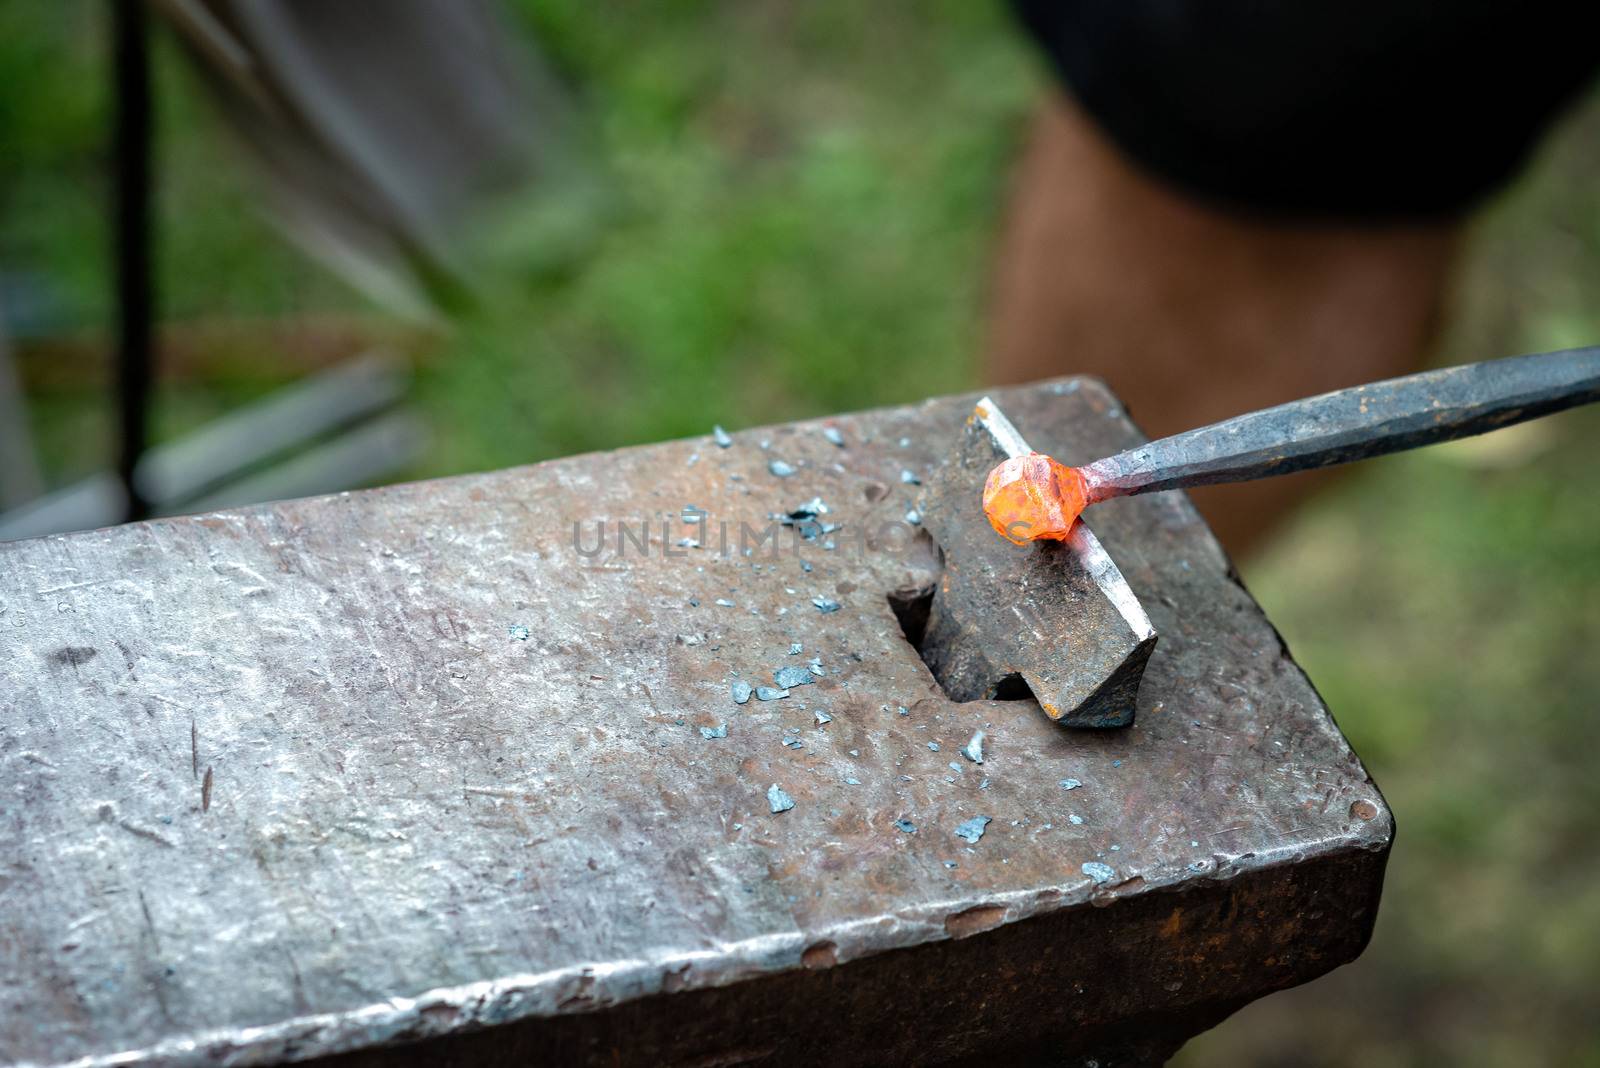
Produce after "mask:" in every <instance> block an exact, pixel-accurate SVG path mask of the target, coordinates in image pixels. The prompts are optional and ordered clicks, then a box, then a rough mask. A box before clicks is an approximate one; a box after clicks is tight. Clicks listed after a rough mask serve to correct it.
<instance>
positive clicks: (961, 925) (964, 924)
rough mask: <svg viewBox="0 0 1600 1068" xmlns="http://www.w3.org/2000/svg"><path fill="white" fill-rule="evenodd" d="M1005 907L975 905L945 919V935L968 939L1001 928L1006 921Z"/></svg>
mask: <svg viewBox="0 0 1600 1068" xmlns="http://www.w3.org/2000/svg"><path fill="white" fill-rule="evenodd" d="M1005 916H1006V910H1005V906H1003V905H974V906H972V908H970V909H963V910H962V911H960V912H955V913H951V914H950V915H949V916H946V917H945V918H944V933H945V934H947V935H949V936H950V937H951V938H967V937H970V936H971V935H975V934H981V933H982V932H984V931H989V930H992V929H994V928H996V927H999V926H1000V921H1001V920H1003V919H1005Z"/></svg>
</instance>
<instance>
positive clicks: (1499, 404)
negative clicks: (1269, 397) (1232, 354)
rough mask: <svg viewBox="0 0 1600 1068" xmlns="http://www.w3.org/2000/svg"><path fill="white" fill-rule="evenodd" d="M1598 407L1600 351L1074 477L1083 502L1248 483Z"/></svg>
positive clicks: (1240, 424)
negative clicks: (1083, 487)
mask: <svg viewBox="0 0 1600 1068" xmlns="http://www.w3.org/2000/svg"><path fill="white" fill-rule="evenodd" d="M1596 400H1600V348H1587V349H1569V350H1567V351H1565V352H1548V353H1542V354H1539V355H1534V356H1512V357H1509V358H1507V359H1502V360H1486V361H1484V362H1483V363H1470V364H1466V365H1464V366H1461V367H1447V368H1444V369H1443V370H1438V371H1424V372H1423V373H1421V374H1415V375H1408V376H1406V377H1404V378H1391V379H1389V380H1388V381H1385V382H1374V383H1372V384H1370V385H1365V386H1355V387H1352V388H1350V389H1341V390H1337V391H1335V392H1333V393H1324V394H1322V395H1321V396H1318V397H1308V398H1307V399H1305V400H1298V401H1293V402H1291V403H1289V404H1280V405H1278V406H1277V407H1276V408H1266V409H1263V410H1262V411H1259V412H1251V413H1249V414H1248V415H1241V416H1238V417H1236V418H1233V419H1229V420H1226V421H1225V422H1221V423H1213V424H1212V425H1211V426H1206V427H1201V428H1200V429H1198V430H1190V431H1186V432H1185V433H1182V434H1174V435H1173V436H1172V437H1168V438H1162V439H1161V440H1159V441H1152V442H1150V443H1149V444H1148V445H1140V446H1138V447H1137V448H1133V449H1129V450H1127V451H1126V452H1121V453H1118V454H1117V455H1115V456H1110V457H1107V458H1106V459H1103V460H1097V461H1095V462H1094V463H1092V464H1088V465H1086V466H1084V467H1082V468H1080V469H1079V470H1080V471H1081V472H1082V474H1083V477H1084V481H1085V483H1086V484H1087V489H1088V494H1089V500H1090V501H1091V502H1093V501H1101V500H1106V499H1108V498H1111V497H1125V496H1129V495H1131V494H1135V493H1153V492H1155V491H1157V490H1169V489H1181V488H1184V487H1186V486H1205V485H1209V484H1212V483H1216V482H1247V481H1250V480H1251V479H1257V478H1271V477H1272V476H1273V475H1286V474H1289V473H1291V472H1294V471H1304V470H1306V469H1308V468H1313V467H1329V466H1332V465H1333V464H1342V463H1349V462H1351V461H1352V460H1364V459H1367V458H1368V457H1372V456H1382V455H1384V454H1385V453H1391V452H1399V451H1401V450H1403V449H1414V448H1417V447H1419V446H1422V445H1432V444H1434V443H1435V442H1440V441H1450V440H1452V439H1455V438H1464V437H1470V436H1471V435H1473V434H1483V433H1487V432H1488V431H1491V430H1497V429H1499V428H1500V427H1503V426H1510V425H1511V424H1513V423H1520V422H1522V421H1524V420H1527V419H1536V418H1538V417H1539V416H1541V415H1550V414H1551V413H1553V412H1559V411H1563V410H1565V409H1567V408H1574V407H1577V406H1578V405H1580V404H1589V403H1591V402H1593V401H1596Z"/></svg>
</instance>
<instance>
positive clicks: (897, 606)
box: [889, 587, 933, 656]
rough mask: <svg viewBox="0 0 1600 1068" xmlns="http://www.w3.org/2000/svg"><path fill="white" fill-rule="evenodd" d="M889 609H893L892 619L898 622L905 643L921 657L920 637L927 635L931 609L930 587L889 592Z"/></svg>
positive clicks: (931, 596) (931, 593)
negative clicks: (909, 644) (908, 643)
mask: <svg viewBox="0 0 1600 1068" xmlns="http://www.w3.org/2000/svg"><path fill="white" fill-rule="evenodd" d="M889 607H890V608H892V609H894V617H895V618H896V619H898V620H899V621H900V633H902V634H904V635H905V636H906V641H908V642H910V643H911V647H912V648H913V649H915V650H916V651H917V655H918V656H921V655H922V637H923V635H925V634H927V633H928V611H929V609H931V608H932V607H933V589H932V587H929V588H928V589H926V590H891V591H890V593H889Z"/></svg>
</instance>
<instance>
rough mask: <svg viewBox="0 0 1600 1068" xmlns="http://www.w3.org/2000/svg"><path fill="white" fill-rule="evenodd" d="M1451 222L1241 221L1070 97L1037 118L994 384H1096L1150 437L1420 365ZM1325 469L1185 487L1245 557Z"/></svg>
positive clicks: (1003, 270)
mask: <svg viewBox="0 0 1600 1068" xmlns="http://www.w3.org/2000/svg"><path fill="white" fill-rule="evenodd" d="M1458 230H1459V226H1458V225H1456V224H1436V225H1428V226H1387V227H1381V228H1379V227H1374V228H1370V229H1362V228H1355V227H1334V226H1329V225H1322V226H1311V225H1298V224H1295V225H1290V224H1285V223H1279V222H1269V221H1260V220H1252V219H1247V218H1244V217H1242V216H1238V215H1233V214H1230V213H1227V212H1224V211H1222V210H1219V209H1216V208H1213V207H1210V206H1207V205H1204V204H1201V203H1199V202H1197V201H1194V200H1191V199H1189V198H1187V197H1185V196H1184V195H1183V194H1181V193H1179V192H1178V191H1176V190H1174V189H1172V188H1171V187H1168V186H1165V185H1162V184H1159V183H1158V182H1156V181H1155V180H1153V179H1151V178H1149V177H1147V176H1146V175H1145V174H1143V173H1141V172H1139V171H1136V170H1134V169H1133V168H1132V167H1131V166H1130V165H1129V164H1128V163H1127V162H1126V161H1125V160H1124V158H1123V157H1122V156H1121V155H1120V154H1118V152H1117V151H1116V150H1115V149H1114V148H1113V147H1111V146H1110V145H1109V144H1108V143H1107V142H1106V141H1105V140H1104V139H1103V138H1102V137H1101V136H1100V134H1099V133H1098V132H1097V131H1096V129H1095V128H1094V126H1093V124H1092V123H1091V122H1090V121H1089V120H1088V119H1087V118H1085V117H1084V116H1083V114H1082V113H1081V112H1080V111H1079V110H1078V109H1077V108H1076V107H1075V106H1074V105H1073V104H1072V103H1071V102H1070V101H1068V100H1066V99H1065V98H1063V97H1061V96H1060V95H1058V94H1055V93H1052V94H1051V96H1050V98H1049V99H1048V100H1047V101H1046V102H1045V103H1044V104H1043V106H1041V108H1040V110H1039V113H1038V115H1037V116H1036V118H1035V122H1034V126H1033V131H1032V134H1031V137H1030V141H1029V144H1028V147H1027V150H1026V152H1025V154H1024V156H1023V158H1022V160H1021V164H1020V167H1019V170H1018V172H1017V175H1016V179H1015V186H1014V188H1013V191H1012V200H1011V204H1010V208H1009V212H1008V218H1007V220H1006V224H1005V228H1004V232H1003V234H1002V237H1001V243H1000V248H999V255H998V260H997V262H996V265H995V270H994V278H993V291H992V295H991V302H992V304H991V324H990V331H989V338H988V345H987V350H988V351H987V369H986V370H987V375H986V378H987V380H988V381H990V382H994V383H1006V382H1021V381H1026V380H1029V379H1035V378H1042V377H1046V376H1051V375H1061V374H1068V373H1084V374H1092V375H1098V376H1100V377H1102V378H1104V379H1106V380H1107V381H1108V382H1109V383H1110V384H1111V386H1112V388H1113V389H1114V390H1115V391H1116V392H1117V393H1118V394H1119V395H1120V396H1121V397H1122V398H1123V400H1124V401H1125V402H1126V403H1127V405H1128V407H1129V409H1130V410H1131V411H1132V413H1133V415H1134V418H1135V419H1137V420H1138V422H1139V424H1140V425H1141V426H1142V427H1143V428H1144V430H1145V432H1146V433H1148V434H1150V435H1151V436H1152V437H1160V436H1162V435H1165V434H1170V433H1174V432H1176V431H1179V430H1185V429H1188V428H1189V427H1194V426H1200V425H1202V424H1205V423H1210V422H1214V421H1216V420H1218V419H1224V418H1226V417H1228V416H1230V415H1236V414H1238V413H1240V412H1244V411H1249V410H1251V409H1253V408H1261V407H1266V406H1268V405H1272V404H1277V403H1281V402H1283V401H1287V400H1293V399H1294V398H1296V397H1301V396H1307V395H1310V394H1315V393H1320V392H1323V391H1325V390H1329V389H1336V388H1339V387H1341V386H1346V385H1352V384H1354V383H1357V382H1362V381H1369V380H1373V379H1379V378H1387V377H1390V376H1393V375H1397V374H1404V373H1406V372H1408V371H1411V370H1414V369H1416V368H1417V367H1418V366H1419V365H1420V364H1421V363H1422V362H1423V361H1424V360H1425V358H1426V357H1427V355H1428V350H1429V346H1430V343H1431V341H1432V338H1433V333H1434V328H1435V325H1436V323H1437V321H1438V312H1439V308H1440V303H1441V299H1442V297H1443V294H1444V289H1445V284H1446V282H1447V280H1448V276H1449V268H1450V264H1451V262H1452V259H1453V255H1454V252H1455V249H1456V246H1457V236H1458ZM1326 477H1328V473H1326V472H1323V473H1313V474H1308V475H1296V476H1291V477H1289V478H1280V479H1269V480H1266V481H1263V482H1254V483H1246V484H1244V485H1240V486H1225V487H1209V488H1207V489H1203V490H1200V491H1198V492H1196V493H1195V499H1196V501H1197V502H1198V503H1199V504H1200V507H1201V509H1202V511H1204V512H1205V513H1206V518H1207V519H1208V520H1209V521H1210V522H1211V525H1212V527H1213V528H1214V529H1215V530H1216V531H1217V534H1218V536H1219V537H1221V539H1222V541H1223V544H1224V545H1225V546H1227V547H1228V549H1229V550H1230V551H1231V552H1234V553H1236V554H1238V553H1244V552H1247V551H1248V550H1249V549H1250V548H1251V547H1252V546H1253V545H1254V544H1255V543H1256V542H1257V540H1258V539H1259V538H1260V537H1261V536H1262V535H1263V534H1265V533H1267V532H1268V531H1269V530H1270V529H1271V527H1272V525H1273V524H1274V522H1275V521H1276V520H1277V519H1278V518H1279V517H1280V516H1282V515H1283V513H1284V512H1286V511H1287V510H1288V509H1289V508H1291V507H1293V505H1294V504H1296V503H1297V502H1298V501H1299V500H1300V499H1301V498H1302V497H1303V496H1304V495H1305V494H1306V493H1307V492H1308V491H1309V490H1311V489H1313V488H1315V487H1316V486H1317V485H1318V484H1319V483H1321V482H1322V481H1323V480H1324V479H1325V478H1326Z"/></svg>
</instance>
